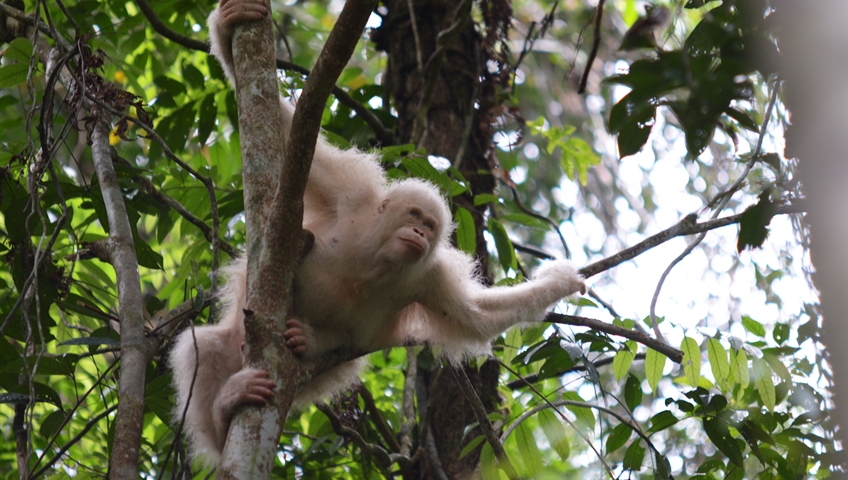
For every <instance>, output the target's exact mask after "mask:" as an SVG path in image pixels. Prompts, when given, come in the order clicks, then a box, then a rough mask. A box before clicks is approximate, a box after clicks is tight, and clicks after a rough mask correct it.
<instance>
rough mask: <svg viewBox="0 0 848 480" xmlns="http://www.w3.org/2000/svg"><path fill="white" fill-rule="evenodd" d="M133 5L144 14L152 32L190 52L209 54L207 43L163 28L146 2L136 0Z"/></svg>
mask: <svg viewBox="0 0 848 480" xmlns="http://www.w3.org/2000/svg"><path fill="white" fill-rule="evenodd" d="M135 3H136V4H137V5H138V9H139V10H141V13H142V14H144V16H145V17H146V18H147V21H148V22H150V26H151V27H153V30H155V31H156V32H157V33H158V34H159V35H162V36H163V37H165V38H167V39H168V40H170V41H172V42H174V43H178V44H180V45H182V46H184V47H187V48H190V49H192V50H200V51H203V52H207V53H208V52H209V44H208V43H206V42H201V41H199V40H195V39H193V38H189V37H186V36H185V35H180V34H179V33H177V32H175V31H173V30H171V29H170V28H168V27H167V26H165V24H164V23H162V21H161V20H159V17H157V16H156V13H155V12H154V11H153V8H151V7H150V4H149V3H147V0H136V2H135ZM180 18H182V17H180Z"/></svg>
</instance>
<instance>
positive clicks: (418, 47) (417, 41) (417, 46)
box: [406, 0, 424, 73]
mask: <svg viewBox="0 0 848 480" xmlns="http://www.w3.org/2000/svg"><path fill="white" fill-rule="evenodd" d="M406 8H407V9H409V21H410V23H411V24H412V38H413V39H414V40H415V59H416V60H417V61H418V73H423V72H424V61H423V60H422V57H421V39H420V37H419V36H418V22H417V21H416V19H415V5H413V0H406Z"/></svg>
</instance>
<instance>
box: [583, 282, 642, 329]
mask: <svg viewBox="0 0 848 480" xmlns="http://www.w3.org/2000/svg"><path fill="white" fill-rule="evenodd" d="M587 293H588V294H589V296H590V297H592V299H594V300H595V301H596V302H598V303H600V304H601V306H602V307H604V308H606V309H607V311H608V312H609V313H610V315H612V316H613V317H615V318H621V315H619V314H618V312H616V311H615V308H613V306H612V304H610V303H608V302H607V301H605V300H604V299H603V298H601V296H600V295H598V292H596V291H595V289H594V288H591V287H590V288H589V291H588V292H587ZM637 325H639V324H638V323H637Z"/></svg>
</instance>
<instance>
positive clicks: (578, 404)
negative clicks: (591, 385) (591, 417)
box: [501, 400, 659, 478]
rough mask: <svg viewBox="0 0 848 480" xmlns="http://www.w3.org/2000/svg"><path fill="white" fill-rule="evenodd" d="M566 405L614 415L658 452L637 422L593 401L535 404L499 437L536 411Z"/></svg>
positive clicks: (560, 401) (556, 401)
mask: <svg viewBox="0 0 848 480" xmlns="http://www.w3.org/2000/svg"><path fill="white" fill-rule="evenodd" d="M567 405H570V406H572V407H581V408H593V409H595V410H597V411H599V412H603V413H606V414H607V415H610V416H612V417H615V418H616V419H617V420H618V421H619V422H621V423H623V424H625V425H627V426H628V427H630V429H631V430H633V431H634V432H636V435H638V436H639V438H641V439H642V440H644V441H645V443H647V444H648V446H649V447H650V448H651V450H653V451H655V452H657V453H659V450H657V447H656V446H654V444H653V442H651V439H650V437H648V436H647V435H645V433H644V432H642V429H641V428H639V425H638V424H637V423H635V422H633V421H631V420H630V419H628V418H626V417H625V416H623V415H621V414H620V413H618V412H616V411H615V410H612V409H609V408H607V407H602V406H600V405H596V404H594V403H587V402H578V401H576V400H555V401H553V402H546V403H544V404H542V405H537V406H536V407H534V408H532V409H530V410H528V411H526V412H524V413H522V414H521V415H520V416H519V417H518V418H516V419H515V421H514V422H512V424H511V425H510V426H509V428H507V429H506V431H505V432H504V434H503V435H502V436H501V438H503V439H504V440H506V438H507V436H509V434H510V433H512V431H513V430H514V429H515V428H516V427H517V426H518V425H520V424H521V422H523V421H525V420H527V419H528V418H530V417H532V416H533V415H535V414H536V413H538V412H540V411H542V410H544V409H546V408H551V409H554V410H557V409H556V407H561V406H567ZM613 478H615V477H613Z"/></svg>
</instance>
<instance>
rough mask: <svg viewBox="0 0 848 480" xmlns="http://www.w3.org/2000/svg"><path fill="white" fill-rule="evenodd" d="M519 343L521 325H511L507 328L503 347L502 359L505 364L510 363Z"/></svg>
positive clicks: (519, 345) (519, 346)
mask: <svg viewBox="0 0 848 480" xmlns="http://www.w3.org/2000/svg"><path fill="white" fill-rule="evenodd" d="M521 345H522V342H521V327H512V328H510V329H509V330H507V332H506V338H505V339H504V349H503V361H504V363H505V364H507V365H509V364H511V363H512V359H513V358H515V355H516V354H517V353H518V350H519V349H520V348H521Z"/></svg>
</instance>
